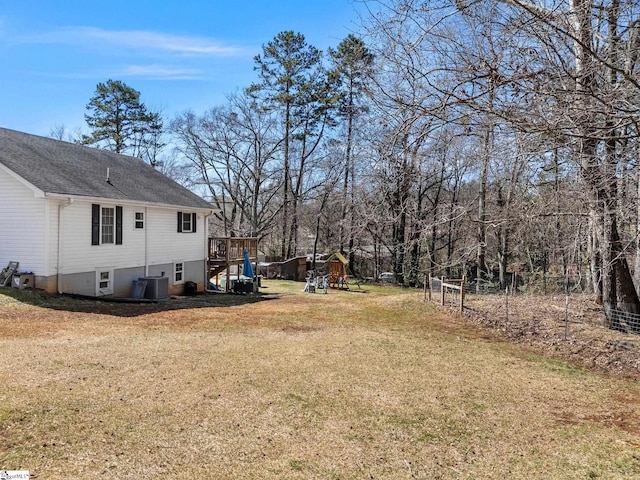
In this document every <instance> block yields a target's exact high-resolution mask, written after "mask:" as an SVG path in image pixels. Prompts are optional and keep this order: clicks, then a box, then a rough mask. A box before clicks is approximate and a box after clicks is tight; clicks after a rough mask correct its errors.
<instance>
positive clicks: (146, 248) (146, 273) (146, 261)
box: [143, 207, 149, 277]
mask: <svg viewBox="0 0 640 480" xmlns="http://www.w3.org/2000/svg"><path fill="white" fill-rule="evenodd" d="M147 210H148V208H147V207H144V218H143V220H144V276H145V277H148V276H149V216H148V215H147V213H148V211H147Z"/></svg>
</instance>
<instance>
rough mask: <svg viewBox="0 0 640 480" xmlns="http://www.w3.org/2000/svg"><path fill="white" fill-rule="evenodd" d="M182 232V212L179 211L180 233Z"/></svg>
mask: <svg viewBox="0 0 640 480" xmlns="http://www.w3.org/2000/svg"><path fill="white" fill-rule="evenodd" d="M179 232H182V212H178V233H179Z"/></svg>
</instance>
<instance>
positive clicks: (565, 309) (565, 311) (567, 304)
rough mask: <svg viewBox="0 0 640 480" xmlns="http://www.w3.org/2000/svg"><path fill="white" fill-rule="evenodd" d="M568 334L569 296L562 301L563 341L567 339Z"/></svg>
mask: <svg viewBox="0 0 640 480" xmlns="http://www.w3.org/2000/svg"><path fill="white" fill-rule="evenodd" d="M568 333H569V294H567V296H566V297H565V300H564V339H565V340H566V339H567V335H568Z"/></svg>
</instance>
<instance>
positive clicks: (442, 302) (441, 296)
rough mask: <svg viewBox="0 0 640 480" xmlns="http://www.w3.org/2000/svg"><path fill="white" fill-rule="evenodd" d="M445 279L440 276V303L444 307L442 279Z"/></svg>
mask: <svg viewBox="0 0 640 480" xmlns="http://www.w3.org/2000/svg"><path fill="white" fill-rule="evenodd" d="M445 280H446V279H445V278H444V277H442V278H441V279H440V305H442V306H443V307H444V281H445Z"/></svg>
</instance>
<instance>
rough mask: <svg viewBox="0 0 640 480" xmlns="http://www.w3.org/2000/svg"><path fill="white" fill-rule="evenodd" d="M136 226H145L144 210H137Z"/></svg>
mask: <svg viewBox="0 0 640 480" xmlns="http://www.w3.org/2000/svg"><path fill="white" fill-rule="evenodd" d="M135 227H136V228H144V212H136V225H135Z"/></svg>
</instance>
